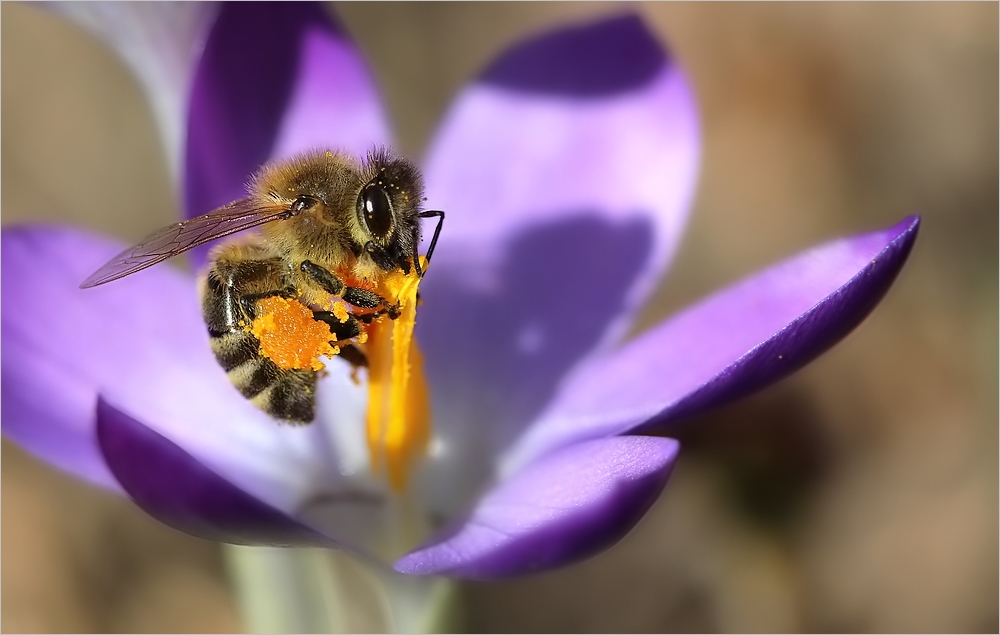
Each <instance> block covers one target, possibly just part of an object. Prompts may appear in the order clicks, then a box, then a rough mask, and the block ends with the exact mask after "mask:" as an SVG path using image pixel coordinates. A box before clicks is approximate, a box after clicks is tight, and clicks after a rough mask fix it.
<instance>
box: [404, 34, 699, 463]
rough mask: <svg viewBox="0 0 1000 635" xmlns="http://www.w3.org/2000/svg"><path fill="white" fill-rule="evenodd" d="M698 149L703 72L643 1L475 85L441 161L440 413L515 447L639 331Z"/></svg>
mask: <svg viewBox="0 0 1000 635" xmlns="http://www.w3.org/2000/svg"><path fill="white" fill-rule="evenodd" d="M626 43H628V44H626ZM588 77H589V78H592V79H593V80H594V83H593V84H590V85H587V84H586V82H585V80H586V78H588ZM615 77H618V78H619V79H620V80H621V81H613V79H614V78H615ZM698 155H699V134H698V121H697V114H696V108H695V104H694V99H693V96H692V93H691V89H690V86H689V84H688V82H687V80H686V78H685V77H684V75H683V73H682V72H681V71H680V69H679V68H678V67H677V66H676V64H674V63H673V61H672V60H670V59H669V58H668V57H667V56H666V54H665V53H664V52H663V50H662V48H661V47H660V45H659V44H658V43H657V42H656V41H655V39H654V38H653V37H652V35H651V34H650V33H649V31H648V30H646V28H645V27H644V26H643V25H642V22H641V21H640V20H639V19H638V18H634V17H628V18H614V19H611V20H608V21H605V22H602V23H598V24H596V25H592V26H587V27H583V28H575V29H567V30H564V31H559V32H555V33H551V34H549V35H546V36H543V37H540V38H536V39H534V40H531V41H529V42H527V43H524V44H521V45H519V46H517V47H515V48H514V49H513V50H511V51H510V52H508V53H506V54H505V55H504V56H503V57H502V58H501V59H500V60H499V61H497V62H496V63H494V64H493V65H492V66H491V67H490V68H489V70H487V72H486V73H485V74H484V75H483V76H482V77H481V78H480V79H479V81H477V82H476V83H475V84H473V85H472V86H471V87H469V88H468V89H466V90H465V91H464V92H463V93H462V94H461V95H460V97H459V99H458V101H457V103H456V104H455V106H454V107H453V109H452V110H451V112H450V113H449V114H448V116H447V117H446V119H445V122H444V124H443V127H442V129H441V131H440V132H439V135H438V137H437V139H436V141H435V143H434V144H433V148H432V150H431V152H430V158H429V161H428V162H427V169H426V173H425V176H426V178H427V184H428V195H427V196H428V203H427V204H428V206H430V207H432V208H435V209H443V210H446V211H447V212H448V218H447V221H446V222H445V227H444V231H443V232H442V234H441V240H440V243H439V245H438V248H437V251H436V252H435V255H434V263H433V265H432V267H431V270H432V271H433V273H431V274H430V275H428V276H427V279H426V280H425V282H424V283H423V285H422V287H421V293H422V295H423V297H424V299H425V304H424V305H423V307H422V308H421V315H420V320H419V323H418V329H419V334H418V336H419V338H420V341H421V343H422V344H423V345H424V347H425V348H426V350H427V365H428V373H429V376H430V378H431V384H432V386H433V387H434V391H435V394H434V400H433V401H434V404H435V420H436V422H440V426H441V429H442V430H447V434H449V435H452V436H454V437H455V438H458V437H461V435H462V434H468V435H478V436H479V437H482V439H479V440H474V442H476V443H480V444H481V445H483V446H484V448H486V451H492V450H491V449H495V448H497V447H503V446H505V445H506V444H508V443H510V442H511V440H512V439H514V438H516V437H517V435H518V434H519V427H520V426H521V425H523V424H524V423H525V422H527V421H530V420H531V419H533V418H534V417H535V416H537V414H538V412H539V411H540V409H541V408H542V407H543V406H544V404H545V403H547V401H548V400H549V399H550V397H551V395H552V392H553V391H554V389H555V386H556V382H557V381H558V380H559V379H560V377H562V375H563V374H564V373H565V372H566V371H567V370H568V369H569V368H571V367H572V366H573V365H574V364H575V363H576V362H577V361H578V360H579V359H580V358H581V357H582V356H583V355H585V354H586V353H587V352H589V351H591V350H593V349H594V348H595V347H598V346H599V345H601V343H605V344H607V343H609V342H612V341H614V340H615V339H616V338H617V337H619V336H620V335H621V334H622V333H623V332H624V329H625V328H626V327H627V326H628V324H629V322H630V320H631V316H632V314H633V313H634V312H635V310H636V309H637V307H639V306H641V304H642V302H643V299H644V298H645V296H646V295H647V292H648V291H649V290H650V289H651V287H652V284H653V283H654V282H655V280H657V279H658V277H659V276H660V274H661V273H662V270H663V268H664V266H665V265H666V262H667V261H668V259H669V258H670V256H671V255H672V253H673V251H674V248H675V246H676V244H677V242H678V239H679V236H680V234H681V230H682V228H683V225H684V221H685V218H686V215H687V211H688V207H689V203H690V200H691V196H692V193H693V190H694V184H695V177H696V173H697V163H698ZM595 294H596V296H599V299H600V301H599V302H598V301H595ZM471 420H477V421H480V422H481V425H479V426H477V427H476V428H475V430H474V431H473V430H469V429H468V426H467V425H466V423H467V422H468V421H471ZM463 431H465V432H463ZM483 431H487V432H486V435H488V436H485V437H483ZM470 444H471V443H470ZM470 460H471V461H474V462H479V461H481V457H474V458H471V459H470Z"/></svg>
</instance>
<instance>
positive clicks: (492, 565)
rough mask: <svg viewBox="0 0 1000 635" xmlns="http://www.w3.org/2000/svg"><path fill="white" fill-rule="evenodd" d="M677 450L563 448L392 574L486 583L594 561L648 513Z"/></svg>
mask: <svg viewBox="0 0 1000 635" xmlns="http://www.w3.org/2000/svg"><path fill="white" fill-rule="evenodd" d="M679 449H680V444H679V443H678V442H677V441H676V440H674V439H667V438H657V437H642V436H628V437H611V438H605V439H595V440H592V441H585V442H583V443H580V444H577V445H574V446H570V447H567V448H563V449H561V450H560V451H558V452H556V453H554V454H552V455H549V456H546V457H545V458H543V459H541V460H539V461H537V462H536V463H534V464H532V465H529V466H528V467H526V468H525V469H524V470H522V471H521V472H519V473H517V474H515V475H514V476H512V477H511V478H510V479H509V480H507V481H505V482H502V483H500V484H499V485H497V486H496V487H494V488H493V489H492V490H491V491H489V492H487V493H486V494H485V495H484V496H483V497H482V499H481V500H480V501H479V502H478V503H477V505H476V507H475V509H474V510H473V511H472V512H471V513H470V514H469V515H468V516H466V517H465V518H463V519H462V520H460V521H458V522H456V523H455V524H453V525H452V527H451V529H450V530H446V531H444V532H442V533H440V534H439V535H437V536H436V537H435V538H434V539H433V540H432V541H430V542H429V543H427V544H425V545H423V546H422V547H420V548H418V549H415V550H414V551H412V552H411V553H409V554H407V555H406V556H404V557H403V558H401V559H400V560H398V561H397V562H396V564H395V565H394V566H395V569H396V570H397V571H399V572H401V573H406V574H413V575H447V576H449V577H456V578H465V579H480V580H489V579H497V578H506V577H511V576H518V575H524V574H527V573H533V572H538V571H544V570H547V569H552V568H555V567H559V566H564V565H567V564H571V563H574V562H578V561H580V560H583V559H585V558H588V557H591V556H594V555H596V554H598V553H600V552H601V551H603V550H605V549H608V548H610V547H611V546H613V545H614V544H615V543H617V542H618V541H619V540H621V539H622V538H623V537H624V536H625V535H626V534H627V533H628V532H629V531H631V529H632V528H633V527H634V526H635V525H636V523H638V522H639V520H640V519H641V518H642V517H643V516H644V515H645V514H646V512H647V511H649V508H650V507H651V506H652V505H653V503H654V502H656V499H657V498H658V497H659V495H660V492H662V491H663V488H664V486H665V485H666V483H667V481H668V480H669V478H670V474H671V472H672V470H673V466H674V464H675V462H676V459H677V454H678V452H679ZM540 519H544V520H541V521H540Z"/></svg>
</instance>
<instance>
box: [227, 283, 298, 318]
mask: <svg viewBox="0 0 1000 635" xmlns="http://www.w3.org/2000/svg"><path fill="white" fill-rule="evenodd" d="M297 295H298V291H297V290H296V289H295V287H285V288H283V289H275V290H274V291H265V292H263V293H247V294H244V295H242V296H240V302H242V303H243V310H244V311H245V312H246V314H247V315H254V314H255V313H256V310H255V307H256V306H257V301H258V300H264V299H265V298H285V299H286V300H288V299H290V298H294V297H295V296H297Z"/></svg>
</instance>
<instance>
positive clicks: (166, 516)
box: [97, 399, 336, 547]
mask: <svg viewBox="0 0 1000 635" xmlns="http://www.w3.org/2000/svg"><path fill="white" fill-rule="evenodd" d="M97 436H98V440H99V442H100V447H101V451H102V452H103V454H104V458H105V460H106V462H107V465H108V467H109V468H110V469H111V472H112V473H113V474H114V476H115V478H116V479H117V480H118V482H119V483H121V485H122V487H123V488H124V489H125V492H126V493H127V494H128V495H129V496H130V497H131V498H132V500H133V501H135V503H136V504H137V505H138V506H139V507H141V508H142V509H143V510H144V511H146V512H147V513H148V514H149V515H151V516H153V517H154V518H156V519H157V520H159V521H161V522H163V523H165V524H167V525H170V526H171V527H174V528H176V529H179V530H181V531H184V532H186V533H189V534H191V535H193V536H198V537H200V538H206V539H208V540H217V541H220V542H228V543H233V544H242V545H272V546H309V545H313V546H326V547H330V546H336V543H335V542H334V541H333V540H331V539H329V538H327V537H326V536H323V535H322V534H320V533H318V532H316V531H314V530H312V529H310V528H308V527H306V526H304V525H302V524H301V523H299V522H298V521H296V520H295V519H293V518H291V517H289V516H287V515H285V514H284V513H282V512H280V511H279V510H277V509H275V508H274V507H271V506H270V505H267V504H266V503H264V502H262V501H260V500H259V499H257V498H255V497H253V496H251V495H250V494H248V493H247V492H245V491H244V490H242V489H240V488H238V487H236V486H235V485H233V484H232V483H230V482H229V481H227V480H225V479H223V478H222V477H220V476H219V475H218V474H216V473H215V472H213V471H212V470H210V469H208V468H207V467H205V465H203V464H202V463H200V462H199V461H198V460H196V459H195V458H194V457H192V456H191V455H190V454H188V453H187V452H185V451H184V450H183V449H181V448H180V447H179V446H178V445H176V444H175V443H173V442H172V441H170V440H168V439H167V438H165V437H163V436H162V435H160V434H159V433H157V432H156V431H154V430H152V429H151V428H148V427H146V426H144V425H142V424H141V423H139V422H138V421H136V420H135V419H133V418H132V417H130V416H128V415H127V414H125V413H123V412H121V411H119V410H118V409H116V408H115V407H113V406H111V405H110V404H108V403H107V402H106V401H104V400H103V399H98V402H97Z"/></svg>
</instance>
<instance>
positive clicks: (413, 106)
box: [0, 3, 1000, 632]
mask: <svg viewBox="0 0 1000 635" xmlns="http://www.w3.org/2000/svg"><path fill="white" fill-rule="evenodd" d="M634 8H635V9H636V10H638V11H639V12H641V13H642V14H643V15H645V16H646V18H647V19H648V22H649V23H650V25H651V26H652V28H654V29H655V30H656V31H657V32H658V33H659V34H660V35H661V36H662V39H663V41H664V42H667V43H669V45H670V46H671V48H672V49H673V51H674V53H675V54H676V55H677V57H678V58H679V59H680V60H681V62H682V63H683V64H684V65H685V66H686V68H687V69H688V70H689V72H690V74H691V76H692V78H693V82H694V84H695V87H696V89H697V93H698V96H699V99H700V102H701V107H702V113H703V126H704V140H705V142H704V159H703V171H702V179H701V183H700V187H699V193H698V197H697V202H696V206H695V211H694V214H693V217H692V222H691V225H690V229H689V233H688V236H687V240H686V242H685V243H684V247H683V248H682V250H681V252H680V255H679V257H678V259H677V261H676V263H675V266H674V268H673V269H672V271H671V273H670V274H669V275H668V276H667V277H666V279H665V280H664V281H663V284H662V286H661V288H660V290H659V291H658V293H657V294H656V295H655V297H654V301H653V302H652V303H651V305H650V307H649V309H648V311H647V312H646V314H645V316H644V322H643V324H644V325H647V326H648V325H649V324H652V323H653V322H654V321H656V320H659V319H660V318H662V317H664V316H666V315H667V314H669V313H670V312H672V311H674V310H676V309H677V308H680V307H681V306H683V305H684V304H686V303H688V302H690V301H692V300H694V299H696V298H698V297H700V296H702V295H704V294H705V293H708V292H710V291H712V290H713V289H715V288H717V287H718V286H720V285H723V284H725V283H727V282H730V281H732V280H734V279H736V278H738V277H740V276H742V275H744V274H746V273H749V272H751V271H753V270H754V269H756V268H758V267H761V266H764V265H766V264H768V263H770V262H773V261H775V260H778V259H780V258H782V257H784V256H787V255H790V254H792V253H794V252H796V251H799V250H801V249H804V248H806V247H808V246H810V245H813V244H815V243H819V242H822V241H824V240H827V239H830V238H833V237H836V236H839V235H844V234H849V233H856V232H860V231H866V230H871V229H875V228H880V227H883V226H887V225H889V224H892V223H894V222H896V221H897V220H899V219H900V218H901V217H902V216H904V215H906V214H909V213H914V212H919V213H922V214H923V215H924V226H923V228H922V230H921V236H920V238H919V240H918V242H917V245H916V248H915V250H914V252H913V256H912V258H911V260H910V262H909V264H908V265H907V267H906V268H905V269H904V270H903V273H902V275H901V276H900V279H899V281H898V282H897V284H896V286H895V287H894V288H893V289H892V291H891V292H890V293H889V295H888V296H887V298H886V300H885V302H884V303H883V304H882V305H881V306H880V307H879V308H878V309H877V310H876V311H875V313H874V314H873V315H872V317H871V318H869V320H868V321H867V322H866V323H865V324H863V325H862V327H861V328H860V329H858V331H856V332H855V333H854V334H852V335H851V336H850V337H849V338H848V339H847V340H846V341H845V342H844V343H843V344H841V345H840V346H838V347H837V348H836V349H834V350H833V351H832V352H831V353H829V354H828V355H826V356H825V357H823V358H822V359H821V360H820V361H818V362H817V363H815V364H813V365H812V366H810V367H809V368H808V369H806V370H805V371H803V372H801V373H799V374H798V375H796V376H795V377H793V378H792V379H790V380H787V381H785V382H783V383H782V384H780V385H778V386H776V387H774V388H772V389H770V390H768V391H766V392H764V393H762V394H760V395H758V396H756V397H754V398H751V399H748V400H746V401H744V402H742V403H740V404H736V405H734V406H730V407H727V408H725V409H723V410H721V411H719V412H716V413H713V414H712V415H710V416H706V417H703V418H701V419H699V420H698V421H694V422H691V423H690V424H689V425H687V426H686V427H685V428H684V429H683V430H682V431H681V433H680V436H681V438H682V440H683V442H684V447H685V452H683V453H682V458H681V460H680V462H679V464H678V466H677V469H676V470H675V472H674V478H673V480H672V481H671V483H670V484H669V485H668V486H667V489H666V492H665V494H664V495H663V496H662V497H661V499H660V501H659V502H658V503H657V504H656V506H655V507H654V508H653V510H652V511H651V512H650V514H649V515H648V516H647V517H646V518H645V519H644V520H643V522H642V523H640V525H639V526H638V528H637V529H636V530H635V531H634V532H633V533H632V534H630V535H629V536H628V537H627V538H626V539H625V540H624V541H623V542H622V543H621V544H619V545H618V546H617V547H615V548H614V549H612V550H611V551H609V552H607V553H605V554H603V555H601V556H599V557H597V558H595V559H593V560H591V561H589V562H586V563H584V564H581V565H579V566H576V567H572V568H570V569H566V570H563V571H558V572H554V573H548V574H544V575H539V576H537V577H534V578H530V579H524V580H518V581H513V582H504V583H499V584H470V585H465V586H464V587H463V590H462V593H463V597H464V599H465V606H466V619H467V621H466V626H465V627H466V628H467V629H469V630H472V631H993V632H996V631H997V630H998V628H1000V624H998V608H997V607H998V599H997V598H998V592H1000V589H998V577H997V576H998V546H997V545H998V491H997V483H998V473H997V466H998V450H997V444H998V439H997V426H998V412H997V403H998V394H997V386H998V373H997V351H998V342H997V328H998V315H997V305H998V302H997V299H998V296H997V288H998V280H997V263H998V258H997V245H998V222H997V219H998V10H997V5H996V4H895V3H893V4H878V5H869V4H835V5H831V4H809V5H795V4H772V5H753V4H739V5H727V4H698V5H685V4H669V5H634ZM337 10H338V12H339V14H340V16H341V17H342V19H343V21H344V22H345V23H346V25H347V27H348V28H349V30H350V31H351V32H352V33H353V35H354V36H355V38H356V39H357V41H358V43H359V46H360V47H361V48H362V49H363V50H364V52H365V53H366V54H367V55H368V58H369V60H370V61H371V64H372V66H373V68H374V71H375V73H376V75H377V77H378V81H379V83H380V86H381V88H382V90H383V92H384V94H385V96H386V99H387V101H388V104H389V109H390V112H391V113H392V115H393V117H394V118H395V124H396V129H397V132H398V138H399V139H400V145H401V147H402V149H403V150H404V151H405V152H408V153H410V154H412V155H419V152H420V150H421V149H422V148H423V147H424V145H425V143H426V142H427V140H428V138H429V137H430V135H431V134H432V133H433V130H434V126H435V122H436V121H437V119H438V118H439V117H440V115H441V113H442V111H443V109H444V108H445V107H446V106H447V104H448V103H449V100H450V99H451V97H452V95H454V93H455V92H456V91H457V90H458V89H459V88H460V86H461V85H462V84H463V82H465V81H466V80H468V79H469V78H470V77H472V76H473V75H474V74H475V73H476V72H477V70H478V69H480V68H482V67H483V65H484V64H486V63H487V62H488V61H489V60H490V59H491V58H492V57H493V56H494V55H495V54H496V53H497V52H498V51H500V50H501V49H502V48H503V47H504V46H506V45H507V44H509V43H511V42H512V41H515V40H516V39H518V38H520V37H522V36H524V35H526V34H530V33H534V32H537V31H539V30H542V29H545V28H548V27H551V26H554V25H558V24H560V23H563V22H566V21H570V20H579V19H581V17H582V16H592V15H598V14H604V13H607V12H609V11H621V10H622V7H621V6H620V5H616V6H615V7H609V6H605V5H599V4H587V5H579V4H568V3H567V4H563V3H560V4H520V3H518V4H440V5H438V4H432V5H413V4H406V5H397V4H391V3H388V4H383V3H375V4H357V5H343V6H339V7H337ZM2 78H3V85H2V88H3V90H2V129H3V135H2V183H3V187H2V208H3V222H4V223H5V224H9V223H14V222H23V221H38V220H48V221H63V222H72V223H76V224H79V225H84V226H87V227H91V228H95V229H97V230H101V231H104V232H107V233H110V234H114V235H116V236H118V237H120V238H122V239H126V240H136V239H138V238H141V237H142V236H143V235H145V234H146V233H147V232H148V231H150V230H152V229H154V228H156V227H158V226H160V225H163V224H166V223H168V222H171V221H172V220H173V219H174V216H175V211H174V210H175V209H176V204H177V203H176V196H175V195H174V193H173V192H172V191H171V186H170V183H169V181H168V176H167V170H166V164H165V160H164V158H163V156H162V151H161V149H160V145H159V140H158V138H157V137H156V134H155V132H154V129H153V120H152V116H151V115H150V113H149V111H148V110H147V107H146V105H145V102H144V100H143V96H142V94H141V93H140V90H139V88H138V85H137V84H136V83H135V82H134V81H133V80H132V78H131V76H130V75H129V74H128V72H127V71H126V70H125V67H124V66H123V65H122V64H121V63H120V62H119V61H117V59H116V58H115V57H113V56H112V54H111V53H110V52H108V51H107V50H105V49H104V48H102V46H101V45H100V44H99V43H98V42H96V41H95V40H94V39H92V38H91V37H90V36H88V35H86V34H84V33H83V32H81V31H80V30H78V29H76V28H75V27H72V26H70V25H68V24H66V23H64V22H62V21H61V20H60V19H59V18H58V17H57V16H55V15H53V14H51V13H47V12H44V11H41V10H39V9H38V8H37V7H33V6H27V5H20V4H11V3H4V4H3V7H2ZM2 487H3V490H2V523H3V524H2V532H3V534H2V539H3V542H2V592H3V594H2V607H0V612H2V623H0V626H2V629H3V630H4V631H7V632H12V631H84V632H86V631H118V632H144V631H145V632H148V631H165V632H170V631H192V632H197V631H209V632H211V631H233V630H238V629H239V621H238V617H237V615H236V612H235V609H234V602H233V599H232V597H231V594H230V592H229V590H228V588H227V584H226V580H225V574H224V569H223V566H222V558H221V555H220V550H219V548H218V546H217V545H214V544H211V543H207V542H203V541H200V540H197V539H194V538H190V537H187V536H185V535H182V534H179V533H177V532H174V531H172V530H170V529H167V528H165V527H163V526H161V525H159V524H157V523H156V522H154V521H152V520H150V519H149V518H147V517H146V516H144V515H143V514H142V513H141V512H139V511H137V510H136V509H134V508H133V507H132V506H130V504H129V503H127V502H126V501H124V500H119V499H117V498H115V497H112V496H109V495H106V494H103V493H101V492H98V491H96V490H94V489H91V488H89V487H87V486H84V485H82V484H80V483H77V482H75V481H73V480H72V479H71V478H69V477H66V476H64V475H62V474H60V473H57V472H56V471H54V470H53V469H51V468H49V467H47V466H45V465H42V464H40V463H39V462H38V461H36V460H35V459H33V458H31V457H30V456H27V455H26V454H24V453H23V452H21V451H20V450H18V449H17V448H16V447H14V446H13V445H11V444H9V443H7V442H6V441H5V442H4V444H3V455H2Z"/></svg>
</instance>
